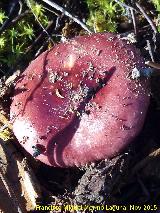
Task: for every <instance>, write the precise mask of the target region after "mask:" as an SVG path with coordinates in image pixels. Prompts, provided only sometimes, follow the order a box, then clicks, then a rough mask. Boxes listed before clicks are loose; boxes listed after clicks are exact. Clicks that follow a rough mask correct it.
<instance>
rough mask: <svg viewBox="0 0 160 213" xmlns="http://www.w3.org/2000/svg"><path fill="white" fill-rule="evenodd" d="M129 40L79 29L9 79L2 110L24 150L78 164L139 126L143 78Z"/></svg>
mask: <svg viewBox="0 0 160 213" xmlns="http://www.w3.org/2000/svg"><path fill="white" fill-rule="evenodd" d="M144 67H145V64H144V59H143V58H142V57H141V56H140V52H139V50H137V49H136V48H135V47H134V45H132V44H128V42H127V41H125V40H124V39H122V38H120V36H119V35H116V34H112V33H96V34H92V35H85V36H79V37H76V38H74V39H72V40H69V41H66V42H65V43H61V44H58V45H56V46H55V47H53V48H52V49H51V50H48V51H46V52H44V53H42V54H41V55H40V56H38V57H37V58H36V59H35V60H34V61H32V62H31V64H30V65H29V66H28V68H27V69H26V70H25V71H24V72H23V74H22V75H21V77H20V79H19V80H18V81H17V84H16V87H15V93H14V97H13V102H12V105H11V110H10V116H11V121H12V122H13V131H14V134H15V136H16V137H17V139H18V141H19V142H20V143H21V145H22V146H23V147H24V148H25V149H26V150H27V152H29V153H30V154H31V155H33V156H34V157H36V159H39V160H40V161H42V162H44V163H45V164H48V165H51V166H60V167H68V166H81V165H84V164H86V163H89V162H92V161H96V160H101V159H105V158H111V157H113V156H115V155H117V154H119V153H120V152H121V151H122V150H123V149H124V148H125V147H126V146H127V145H128V144H129V143H130V142H131V141H133V140H134V138H135V137H136V136H137V135H138V133H139V132H140V130H141V128H142V126H143V124H144V119H145V115H146V112H147V108H148V105H149V99H150V97H149V80H148V79H144V78H138V79H132V73H133V70H135V69H136V70H141V69H143V68H144Z"/></svg>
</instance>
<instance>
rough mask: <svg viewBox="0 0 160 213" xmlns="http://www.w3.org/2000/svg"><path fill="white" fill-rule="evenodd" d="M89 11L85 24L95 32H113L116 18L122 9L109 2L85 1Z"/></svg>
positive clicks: (100, 0) (108, 0) (99, 0)
mask: <svg viewBox="0 0 160 213" xmlns="http://www.w3.org/2000/svg"><path fill="white" fill-rule="evenodd" d="M86 3H87V5H88V9H89V17H88V20H87V24H88V25H89V26H90V27H91V28H92V29H93V30H94V31H95V32H103V31H109V32H115V31H116V28H117V21H116V19H117V16H118V15H121V14H123V12H124V8H122V7H121V6H120V5H119V4H117V3H115V2H114V1H111V0H86Z"/></svg>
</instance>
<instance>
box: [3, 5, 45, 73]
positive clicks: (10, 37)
mask: <svg viewBox="0 0 160 213" xmlns="http://www.w3.org/2000/svg"><path fill="white" fill-rule="evenodd" d="M30 3H31V4H30V5H31V8H29V7H28V9H29V10H30V12H29V13H28V14H27V15H26V16H24V17H23V18H22V19H21V20H19V21H18V22H17V23H16V24H15V25H14V26H10V27H9V28H7V29H6V30H5V31H3V33H2V34H1V35H0V64H3V67H2V66H1V67H2V68H3V69H6V70H7V71H8V70H9V69H12V68H14V66H15V64H16V62H17V60H18V59H19V58H20V57H21V56H23V55H24V56H25V54H24V53H25V51H26V49H27V48H28V47H29V46H30V45H32V43H33V42H34V40H35V38H36V36H37V35H39V33H40V32H42V31H43V30H42V28H41V27H40V26H39V23H38V22H37V20H36V18H37V19H38V21H39V22H40V23H41V24H42V25H43V27H44V28H45V27H46V26H47V25H48V23H49V20H48V16H47V14H45V12H46V11H45V9H44V8H43V6H42V5H40V4H38V3H35V2H34V1H30ZM26 8H27V5H25V6H24V7H23V9H24V10H23V11H22V13H23V12H25V10H26ZM33 13H34V14H33ZM35 16H36V18H35ZM7 18H8V17H7V16H6V13H5V11H4V10H3V9H0V27H1V26H2V25H3V24H4V22H5V20H6V19H7ZM27 56H28V55H27ZM7 71H6V72H7Z"/></svg>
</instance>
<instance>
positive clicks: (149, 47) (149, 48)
mask: <svg viewBox="0 0 160 213" xmlns="http://www.w3.org/2000/svg"><path fill="white" fill-rule="evenodd" d="M147 48H148V51H149V55H150V57H151V60H152V62H154V56H153V51H152V47H151V43H150V41H149V40H147Z"/></svg>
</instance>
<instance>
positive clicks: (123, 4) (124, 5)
mask: <svg viewBox="0 0 160 213" xmlns="http://www.w3.org/2000/svg"><path fill="white" fill-rule="evenodd" d="M114 1H115V2H116V3H118V4H119V5H121V6H122V7H125V8H126V9H129V10H134V11H137V10H136V9H135V8H134V7H131V6H129V5H127V4H125V3H123V2H121V1H119V0H114Z"/></svg>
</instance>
